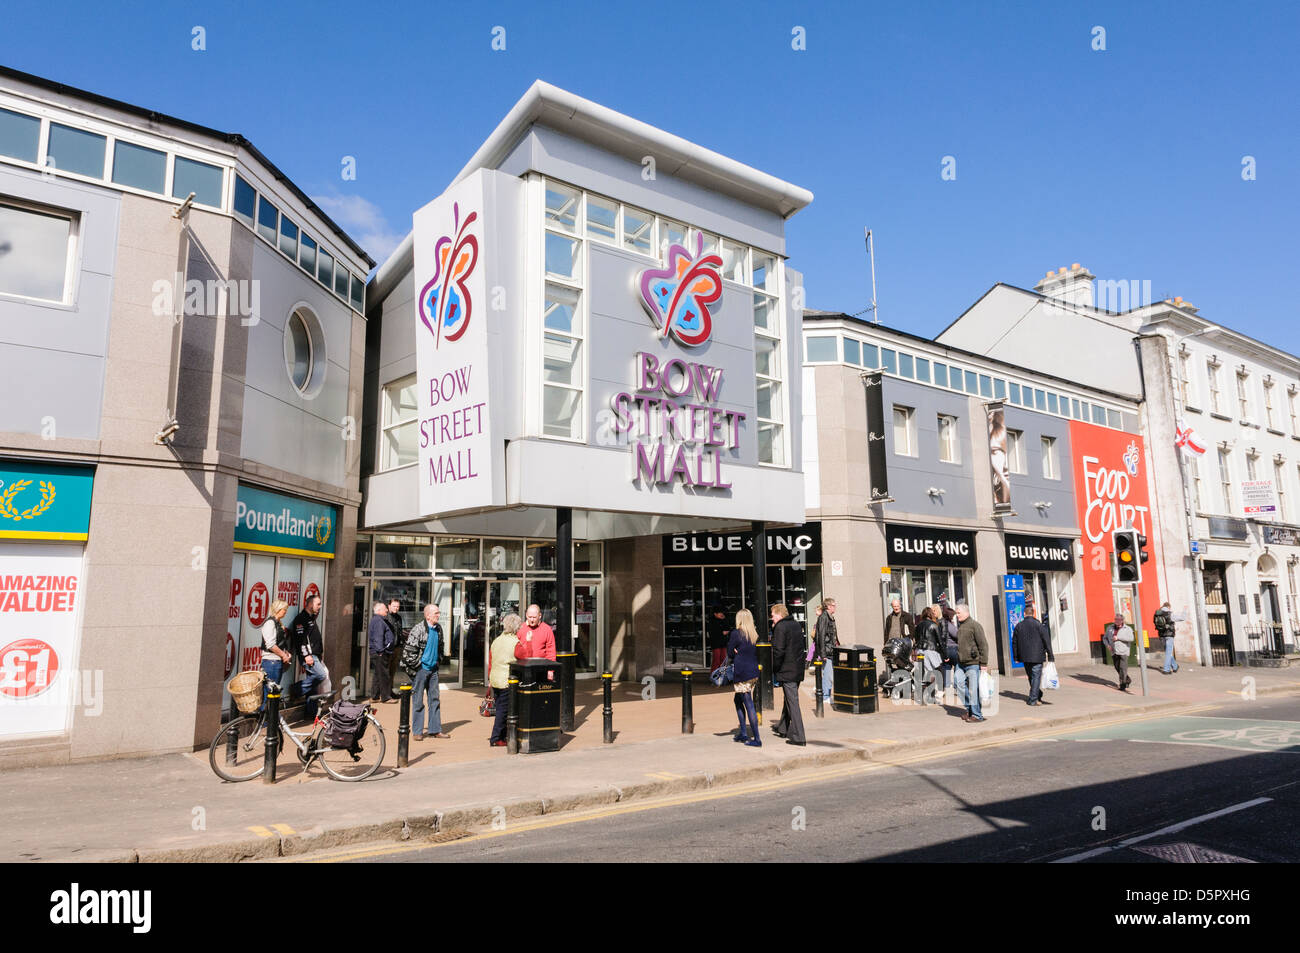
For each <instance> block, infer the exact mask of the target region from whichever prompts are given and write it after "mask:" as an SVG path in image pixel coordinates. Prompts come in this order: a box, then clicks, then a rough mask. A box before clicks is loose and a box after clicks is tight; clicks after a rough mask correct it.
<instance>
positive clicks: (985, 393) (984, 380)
mask: <svg viewBox="0 0 1300 953" xmlns="http://www.w3.org/2000/svg"><path fill="white" fill-rule="evenodd" d="M980 396H981V397H992V396H993V378H991V377H989V375H987V374H981V375H980Z"/></svg>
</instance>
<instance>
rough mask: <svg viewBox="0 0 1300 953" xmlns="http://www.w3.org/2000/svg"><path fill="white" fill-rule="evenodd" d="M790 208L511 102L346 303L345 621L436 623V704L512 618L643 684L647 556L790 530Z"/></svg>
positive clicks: (729, 173) (685, 156) (601, 129)
mask: <svg viewBox="0 0 1300 953" xmlns="http://www.w3.org/2000/svg"><path fill="white" fill-rule="evenodd" d="M646 157H651V158H652V159H653V168H654V174H653V175H644V174H643V172H645V170H646V169H647V168H648V166H647V165H646V164H644V161H643V160H645V158H646ZM811 198H812V196H811V195H810V194H809V193H807V192H806V191H804V190H803V189H800V188H798V187H796V186H793V185H790V184H788V183H786V182H782V181H781V180H779V179H776V178H773V177H772V176H769V175H766V174H765V173H762V172H759V171H757V170H755V169H751V168H749V167H747V166H744V165H741V164H740V163H738V162H735V161H734V160H731V159H728V158H726V157H724V156H721V155H718V154H717V153H713V152H710V151H708V150H706V149H703V148H701V147H700V146H696V145H694V144H692V143H689V142H686V141H685V140H682V139H679V138H677V137H676V136H672V135H670V134H668V133H665V132H663V131H661V130H658V129H655V128H653V127H651V126H648V125H646V124H645V123H642V122H638V121H637V120H634V119H631V118H629V117H627V116H622V115H620V114H618V113H614V112H612V111H610V110H608V109H605V108H604V107H601V106H598V105H597V104H595V103H591V102H589V101H587V100H584V99H581V98H579V97H576V96H573V95H572V94H570V93H567V92H564V91H563V90H559V89H556V88H555V87H552V86H548V85H546V84H544V83H537V84H534V86H533V87H532V88H531V89H530V90H529V91H528V93H527V94H526V95H525V96H524V98H523V99H522V100H520V102H519V103H518V104H516V106H515V107H514V109H513V110H511V112H510V114H509V115H508V116H507V117H506V119H505V120H504V121H503V122H502V123H501V124H500V125H499V126H498V127H497V129H496V130H495V131H494V132H493V133H492V135H491V136H490V137H489V139H488V140H487V142H485V143H484V144H483V146H481V147H480V148H479V150H478V151H477V152H476V153H475V154H474V156H473V158H472V159H471V160H470V162H469V164H468V165H466V167H465V168H464V169H463V170H462V171H461V172H460V174H459V175H457V176H456V178H455V179H454V181H453V182H452V184H451V185H450V186H449V187H448V188H447V190H446V191H445V192H444V193H443V194H442V195H441V196H440V197H438V198H437V199H435V200H434V201H433V202H431V203H430V204H429V205H427V206H425V207H424V208H422V209H420V210H419V211H417V212H416V213H415V216H414V220H413V225H414V228H413V231H412V234H411V235H410V236H408V237H407V239H406V240H405V241H404V242H403V243H402V245H401V247H399V249H398V250H397V251H396V252H395V253H394V254H393V256H392V257H391V258H390V259H389V260H388V261H387V262H386V263H385V264H384V265H383V266H382V267H381V268H380V269H379V271H378V272H377V273H376V275H375V278H374V279H373V282H372V284H371V287H370V289H369V296H368V298H367V300H368V302H369V310H368V315H367V318H368V323H369V327H368V340H367V367H366V375H367V381H368V383H367V405H366V416H365V427H364V429H363V438H364V446H363V452H364V460H365V466H367V467H368V468H369V472H368V474H366V475H365V477H364V481H363V496H364V504H363V506H364V511H363V518H362V527H363V531H365V532H369V533H370V534H371V540H370V541H368V542H365V543H364V545H367V546H370V547H372V550H371V551H370V552H369V553H367V554H366V555H367V558H369V559H371V560H372V562H370V563H368V564H366V568H362V569H360V570H359V578H358V580H357V600H358V604H359V606H361V607H362V608H363V609H364V612H363V615H364V616H365V617H368V616H369V605H368V603H369V601H370V600H372V599H373V598H375V597H379V598H382V597H383V596H384V595H387V594H388V591H386V589H385V587H386V586H387V587H389V590H392V589H398V590H400V591H401V592H403V593H405V594H406V595H407V597H408V598H410V600H411V602H410V605H409V614H407V613H408V606H407V605H405V604H404V606H403V609H404V618H403V624H404V625H407V626H409V625H410V624H412V623H413V621H414V620H415V619H416V618H417V615H418V608H417V607H416V604H417V603H420V602H422V601H424V600H425V599H429V600H431V601H435V602H437V603H438V604H439V605H441V606H442V607H443V622H444V640H445V644H444V646H443V650H444V654H445V655H446V656H447V657H448V659H449V661H448V662H447V667H446V668H445V669H444V670H443V672H442V673H441V674H442V677H444V678H446V679H448V680H449V681H451V682H461V683H473V682H474V681H475V680H479V679H481V677H482V675H481V673H482V669H483V665H484V661H485V658H484V653H485V647H486V645H487V644H488V643H489V641H490V638H491V636H492V634H493V633H494V632H495V631H496V630H497V627H498V626H499V622H500V619H501V617H502V616H503V615H504V614H506V613H509V612H511V611H517V609H518V608H520V607H526V606H527V604H528V603H529V602H538V603H539V605H541V606H542V608H543V612H544V613H545V614H547V615H548V616H551V615H553V617H554V621H555V628H556V635H557V642H558V644H559V645H560V647H561V651H562V654H564V653H565V652H567V653H568V654H569V657H570V658H571V659H572V664H574V665H575V666H579V667H586V668H589V669H591V670H592V671H597V670H599V669H605V668H608V669H610V670H612V671H613V672H614V673H615V674H616V676H618V677H624V678H629V677H636V676H639V675H640V674H641V673H643V672H659V671H662V668H663V665H664V660H665V654H666V653H665V642H664V639H665V633H664V612H663V600H662V596H661V593H662V587H663V585H664V580H663V575H662V563H661V559H660V556H659V553H660V546H661V543H660V537H661V536H662V535H663V534H665V533H680V532H691V531H701V530H723V529H730V530H738V529H749V530H751V531H752V530H753V529H754V524H759V528H760V529H761V528H762V527H764V526H765V525H766V524H767V523H778V524H798V523H801V522H802V520H803V504H802V501H803V475H802V473H801V472H800V469H799V466H798V463H797V461H799V460H800V458H801V455H800V450H801V448H800V434H799V428H798V426H797V422H798V421H799V419H800V415H801V405H800V375H799V370H798V369H799V358H800V354H799V340H798V329H799V313H798V312H797V311H795V310H794V309H793V307H792V306H791V297H792V295H793V289H794V288H796V287H797V286H798V285H799V284H800V279H799V276H798V275H797V274H795V273H794V272H793V271H791V270H789V269H788V268H787V267H786V265H785V220H786V219H787V218H788V217H789V216H790V215H792V214H794V213H795V212H796V211H798V210H799V209H800V208H802V207H803V206H804V205H806V204H807V203H808V202H809V201H810V200H811ZM394 547H396V549H394ZM399 550H400V551H399ZM381 561H387V562H386V563H385V564H384V565H381ZM399 563H400V566H399V565H398V564H399ZM358 565H359V566H361V565H362V563H361V561H360V559H359V560H358ZM738 584H739V583H738ZM356 628H357V631H358V634H360V632H361V628H362V626H361V620H360V619H358V620H357V623H356Z"/></svg>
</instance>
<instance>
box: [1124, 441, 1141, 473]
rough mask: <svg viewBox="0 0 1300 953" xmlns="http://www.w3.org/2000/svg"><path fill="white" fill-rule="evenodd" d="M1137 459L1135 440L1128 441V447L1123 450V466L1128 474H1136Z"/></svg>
mask: <svg viewBox="0 0 1300 953" xmlns="http://www.w3.org/2000/svg"><path fill="white" fill-rule="evenodd" d="M1138 459H1139V454H1138V448H1137V441H1130V442H1129V445H1128V449H1127V450H1125V451H1124V468H1125V469H1126V470H1128V472H1129V476H1137V472H1138Z"/></svg>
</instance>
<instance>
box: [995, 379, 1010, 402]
mask: <svg viewBox="0 0 1300 953" xmlns="http://www.w3.org/2000/svg"><path fill="white" fill-rule="evenodd" d="M993 396H994V397H995V398H997V399H998V400H1006V399H1007V382H1006V381H1004V380H1003V379H1002V378H1000V377H999V378H996V379H995V380H994V381H993Z"/></svg>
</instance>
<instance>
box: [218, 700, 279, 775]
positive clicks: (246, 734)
mask: <svg viewBox="0 0 1300 953" xmlns="http://www.w3.org/2000/svg"><path fill="white" fill-rule="evenodd" d="M208 763H209V764H211V765H212V770H213V771H215V772H216V774H217V777H219V778H221V779H222V780H223V781H251V780H253V778H256V777H258V776H260V775H261V773H262V771H263V770H265V768H266V734H265V729H264V726H263V722H262V719H261V718H260V717H257V716H249V717H246V718H236V719H235V720H234V721H232V722H230V723H229V724H228V725H226V727H224V728H222V729H221V730H220V731H219V732H217V736H216V737H215V738H213V739H212V744H211V745H210V746H209V747H208Z"/></svg>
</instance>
